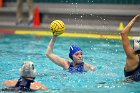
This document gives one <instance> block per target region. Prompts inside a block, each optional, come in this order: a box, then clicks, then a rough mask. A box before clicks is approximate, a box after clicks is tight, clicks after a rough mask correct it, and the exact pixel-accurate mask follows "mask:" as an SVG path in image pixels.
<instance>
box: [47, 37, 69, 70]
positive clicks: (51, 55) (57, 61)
mask: <svg viewBox="0 0 140 93" xmlns="http://www.w3.org/2000/svg"><path fill="white" fill-rule="evenodd" d="M56 38H57V36H55V35H53V37H52V39H51V41H50V43H49V45H48V48H47V52H46V55H47V56H48V58H49V59H50V60H52V61H53V62H54V63H55V64H57V65H59V66H61V67H63V68H64V69H68V67H69V62H68V60H66V59H64V58H61V57H59V56H58V55H56V54H54V53H53V47H54V43H55V41H56Z"/></svg>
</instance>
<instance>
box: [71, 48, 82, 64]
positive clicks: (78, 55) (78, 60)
mask: <svg viewBox="0 0 140 93" xmlns="http://www.w3.org/2000/svg"><path fill="white" fill-rule="evenodd" d="M73 61H74V62H76V63H81V62H83V53H82V51H77V52H76V53H75V54H73Z"/></svg>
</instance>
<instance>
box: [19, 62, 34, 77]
mask: <svg viewBox="0 0 140 93" xmlns="http://www.w3.org/2000/svg"><path fill="white" fill-rule="evenodd" d="M19 73H20V75H21V76H23V77H27V78H30V77H31V78H35V76H36V69H35V68H34V63H33V62H31V61H26V62H24V64H23V65H22V67H21V68H20V69H19Z"/></svg>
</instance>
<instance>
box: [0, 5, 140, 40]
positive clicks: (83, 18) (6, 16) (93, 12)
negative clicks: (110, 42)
mask: <svg viewBox="0 0 140 93" xmlns="http://www.w3.org/2000/svg"><path fill="white" fill-rule="evenodd" d="M24 6H26V4H25V5H24ZM35 6H38V7H39V9H40V13H41V15H42V16H43V17H42V19H41V25H40V26H38V27H35V26H28V25H27V24H26V23H25V22H24V23H23V24H21V25H18V26H16V25H15V16H16V14H15V13H16V5H15V3H10V4H6V6H5V7H3V8H1V9H0V28H1V29H0V33H1V34H34V35H44V36H46V35H51V33H50V31H49V24H50V22H51V21H52V20H54V19H61V20H63V21H64V22H65V24H66V32H65V33H64V34H63V35H61V36H66V37H67V36H71V37H76V36H77V37H93V38H96V37H97V38H105V37H106V38H107V37H108V36H110V37H111V38H113V37H114V38H116V37H115V36H117V38H120V32H121V31H122V30H123V29H124V27H125V25H127V23H128V22H129V21H130V20H131V19H132V18H133V16H135V15H136V14H138V13H140V5H110V4H108V5H104V4H50V3H49V4H42V3H39V4H35ZM27 10H28V8H27V7H25V8H24V13H25V20H27ZM139 23H140V20H138V22H136V25H135V26H134V27H133V28H132V31H131V33H130V35H131V36H138V35H139V34H140V30H139V29H140V26H139ZM98 35H99V36H98ZM110 37H108V38H110Z"/></svg>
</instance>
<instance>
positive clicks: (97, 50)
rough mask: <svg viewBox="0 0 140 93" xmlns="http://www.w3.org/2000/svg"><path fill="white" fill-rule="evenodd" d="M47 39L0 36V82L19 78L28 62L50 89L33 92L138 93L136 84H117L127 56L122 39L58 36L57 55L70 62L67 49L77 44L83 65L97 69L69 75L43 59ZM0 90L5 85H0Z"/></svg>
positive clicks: (122, 78) (139, 91) (121, 78)
mask: <svg viewBox="0 0 140 93" xmlns="http://www.w3.org/2000/svg"><path fill="white" fill-rule="evenodd" d="M50 39H51V36H41V37H40V36H33V35H0V82H3V81H5V80H8V79H15V78H19V74H18V70H19V68H20V67H21V65H22V62H23V61H25V60H31V61H33V62H34V63H35V66H36V69H37V72H38V75H37V77H36V80H37V81H40V82H42V83H43V84H45V85H46V86H47V87H48V88H49V90H48V91H36V93H42V92H43V93H44V92H49V93H50V92H51V93H77V92H78V93H85V92H87V93H140V88H139V86H140V83H139V82H133V83H117V81H119V80H124V79H125V78H124V75H123V69H124V65H125V57H126V56H125V54H124V51H123V48H122V43H121V40H116V39H94V38H70V37H68V38H66V37H58V40H57V42H56V43H55V49H54V52H55V53H56V54H58V55H61V56H62V57H64V58H67V59H69V60H70V58H69V57H68V53H69V46H70V45H72V44H76V45H79V46H80V47H81V48H82V50H83V55H84V62H87V63H90V64H93V65H96V67H97V70H96V71H95V72H87V73H82V74H78V73H77V74H70V73H68V72H67V71H65V70H63V69H62V68H61V67H59V66H57V65H55V64H54V63H52V62H51V61H50V60H49V59H48V58H47V57H46V55H45V52H46V48H47V45H48V43H49V41H50ZM98 82H109V83H106V84H97V83H98ZM0 88H4V86H2V85H0Z"/></svg>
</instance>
